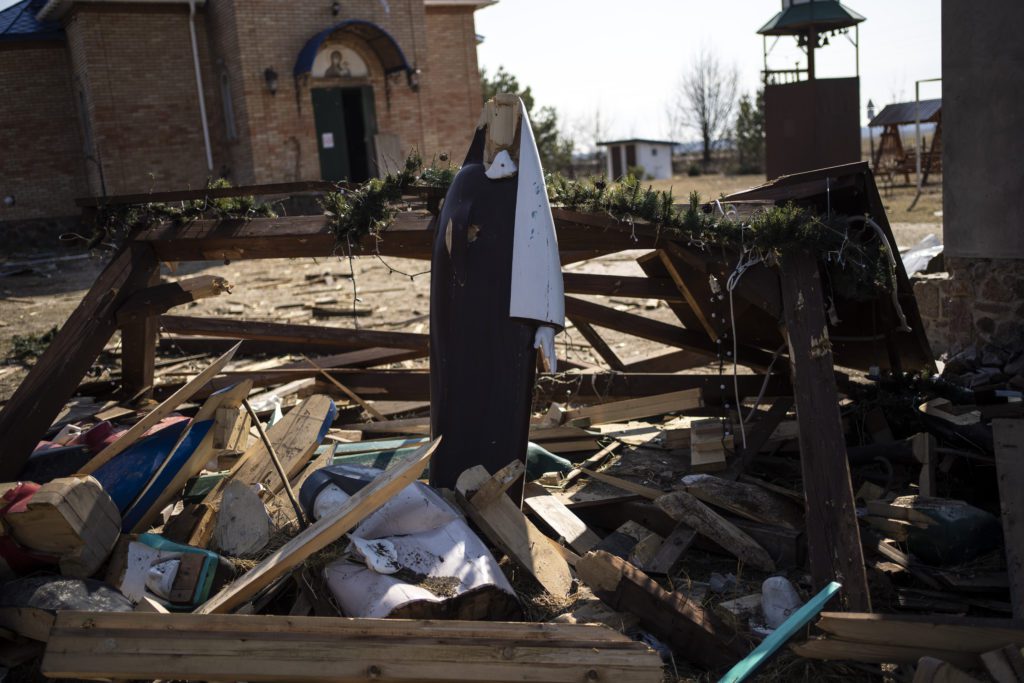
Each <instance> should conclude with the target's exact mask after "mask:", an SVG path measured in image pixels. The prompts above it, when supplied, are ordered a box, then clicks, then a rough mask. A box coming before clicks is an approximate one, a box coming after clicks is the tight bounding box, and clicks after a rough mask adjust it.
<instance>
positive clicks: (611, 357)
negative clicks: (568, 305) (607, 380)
mask: <svg viewBox="0 0 1024 683" xmlns="http://www.w3.org/2000/svg"><path fill="white" fill-rule="evenodd" d="M569 320H572V324H573V325H575V326H576V329H577V330H579V333H580V334H582V335H583V338H584V339H586V340H587V343H588V344H590V347H591V348H592V349H594V351H595V352H596V353H597V355H598V356H600V357H601V359H602V360H603V361H604V362H605V363H607V364H608V367H609V368H611V369H612V370H617V371H619V372H622V371H624V370H625V369H626V366H625V365H624V364H623V363H622V360H621V359H620V358H619V357H618V356H617V355H616V354H615V352H614V351H613V350H612V347H610V346H608V342H606V341H605V340H604V339H602V338H601V335H600V334H598V333H597V330H595V329H594V328H593V327H591V325H590V323H587V322H584V321H582V320H573V319H572V317H570V318H569Z"/></svg>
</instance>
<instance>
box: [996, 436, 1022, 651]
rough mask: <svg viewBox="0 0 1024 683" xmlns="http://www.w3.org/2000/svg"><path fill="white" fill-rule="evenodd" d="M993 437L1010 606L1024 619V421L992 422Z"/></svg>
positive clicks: (1014, 612)
mask: <svg viewBox="0 0 1024 683" xmlns="http://www.w3.org/2000/svg"><path fill="white" fill-rule="evenodd" d="M992 435H993V439H994V442H995V455H996V478H997V480H998V482H999V508H1000V512H1001V517H1002V520H1003V538H1004V539H1005V540H1006V571H1007V573H1008V574H1009V577H1010V603H1011V605H1012V607H1013V616H1014V618H1015V619H1024V497H1022V496H1021V491H1024V420H1008V419H998V420H992ZM1021 644H1022V645H1024V643H1021Z"/></svg>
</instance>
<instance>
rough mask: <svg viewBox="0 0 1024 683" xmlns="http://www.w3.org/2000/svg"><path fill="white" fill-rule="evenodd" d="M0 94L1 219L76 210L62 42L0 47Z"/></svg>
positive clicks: (75, 139)
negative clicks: (9, 200) (10, 201)
mask: <svg viewBox="0 0 1024 683" xmlns="http://www.w3.org/2000/svg"><path fill="white" fill-rule="evenodd" d="M0 93H3V97H0V150H2V151H0V222H6V221H21V220H25V219H33V218H43V217H52V216H70V215H74V214H76V213H78V211H77V210H76V208H75V205H74V203H73V202H72V199H73V198H74V197H77V196H80V195H82V194H85V191H86V190H85V169H84V167H83V164H84V161H83V159H82V140H81V135H80V133H79V122H78V119H77V117H76V115H75V111H76V110H75V103H74V96H73V90H72V87H71V72H70V70H69V68H68V53H67V46H66V45H65V44H64V43H56V42H54V43H39V44H34V45H30V46H9V47H5V48H4V49H0ZM8 195H10V196H13V197H14V198H15V201H16V204H15V206H14V207H13V208H8V207H6V206H4V205H3V203H2V199H3V197H6V196H8Z"/></svg>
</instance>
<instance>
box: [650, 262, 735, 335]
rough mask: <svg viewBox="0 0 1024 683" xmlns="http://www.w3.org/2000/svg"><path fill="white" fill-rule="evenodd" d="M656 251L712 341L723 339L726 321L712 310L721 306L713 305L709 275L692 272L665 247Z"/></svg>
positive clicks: (713, 296)
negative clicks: (716, 315)
mask: <svg viewBox="0 0 1024 683" xmlns="http://www.w3.org/2000/svg"><path fill="white" fill-rule="evenodd" d="M655 253H657V255H658V258H659V259H661V263H662V265H663V266H664V267H665V270H666V271H668V274H669V277H671V278H672V282H674V283H675V285H676V287H677V288H678V289H679V292H680V294H682V295H683V299H685V300H686V303H687V305H688V306H689V307H690V310H691V311H693V314H694V315H696V316H697V320H699V321H700V324H701V326H702V327H703V328H704V331H705V332H707V333H708V337H710V338H711V341H717V340H719V339H722V333H723V332H724V331H725V330H726V323H725V320H724V318H719V317H715V315H714V312H713V311H712V310H711V309H712V308H713V307H714V308H718V309H720V308H721V306H713V304H712V303H711V300H712V299H715V298H716V297H715V295H714V293H712V291H711V286H710V285H709V284H708V281H707V275H705V274H703V273H694V272H692V269H691V268H689V266H687V265H686V264H684V263H683V262H682V261H678V260H675V259H673V258H672V256H671V255H669V253H668V252H667V251H665V250H663V249H659V250H658V251H657V252H655Z"/></svg>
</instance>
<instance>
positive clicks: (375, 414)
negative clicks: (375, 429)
mask: <svg viewBox="0 0 1024 683" xmlns="http://www.w3.org/2000/svg"><path fill="white" fill-rule="evenodd" d="M302 360H304V361H306V362H307V363H309V364H310V365H312V366H313V367H314V368H316V369H317V370H318V371H319V372H320V374H321V375H323V376H324V378H325V379H326V380H327V381H329V382H330V383H331V384H333V385H334V386H335V387H337V388H338V389H339V390H340V391H341V393H343V394H345V396H347V397H349V398H350V399H352V400H353V401H355V402H356V403H358V404H359V405H360V406H362V408H363V410H365V411H366V414H367V415H369V416H370V417H371V418H373V419H374V420H377V421H386V420H387V418H386V417H384V416H383V415H382V414H381V413H380V411H379V410H377V409H376V408H374V407H373V406H372V405H370V404H369V403H367V402H366V401H364V400H363V399H362V398H360V397H359V394H357V393H356V392H354V391H352V390H351V389H349V388H348V387H346V386H345V385H344V384H342V383H341V382H339V381H338V380H337V379H335V378H334V377H332V376H331V375H330V373H328V372H327V371H326V370H324V369H323V368H322V367H321V366H319V365H317V364H316V363H314V362H313V361H311V360H310V359H309V358H307V357H306V356H303V357H302Z"/></svg>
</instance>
